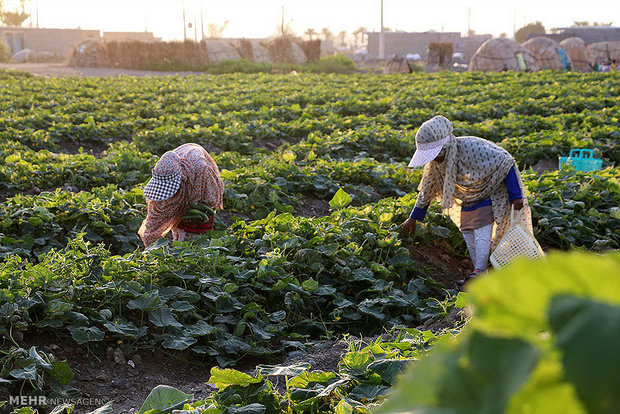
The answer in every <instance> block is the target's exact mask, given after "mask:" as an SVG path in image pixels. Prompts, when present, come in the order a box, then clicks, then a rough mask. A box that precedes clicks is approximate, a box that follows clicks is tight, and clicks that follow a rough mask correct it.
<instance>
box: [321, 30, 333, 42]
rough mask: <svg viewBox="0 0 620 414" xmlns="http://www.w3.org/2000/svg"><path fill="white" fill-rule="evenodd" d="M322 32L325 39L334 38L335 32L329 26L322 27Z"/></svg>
mask: <svg viewBox="0 0 620 414" xmlns="http://www.w3.org/2000/svg"><path fill="white" fill-rule="evenodd" d="M321 34H322V35H323V40H332V39H333V38H334V34H333V33H332V31H331V30H329V28H327V27H324V28H322V29H321Z"/></svg>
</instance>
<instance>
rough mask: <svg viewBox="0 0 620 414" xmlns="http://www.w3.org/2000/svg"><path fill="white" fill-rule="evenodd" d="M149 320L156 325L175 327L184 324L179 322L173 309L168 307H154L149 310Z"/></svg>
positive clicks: (180, 326)
mask: <svg viewBox="0 0 620 414" xmlns="http://www.w3.org/2000/svg"><path fill="white" fill-rule="evenodd" d="M149 321H151V323H152V324H153V325H155V326H159V327H165V326H172V327H174V328H182V327H183V325H181V324H180V323H179V321H178V320H177V318H175V316H174V315H173V314H172V311H171V310H170V309H168V308H159V309H153V310H152V311H150V312H149Z"/></svg>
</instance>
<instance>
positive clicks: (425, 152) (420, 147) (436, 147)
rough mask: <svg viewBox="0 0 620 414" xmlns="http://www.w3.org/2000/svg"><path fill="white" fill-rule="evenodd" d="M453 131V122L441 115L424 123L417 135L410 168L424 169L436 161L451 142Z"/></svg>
mask: <svg viewBox="0 0 620 414" xmlns="http://www.w3.org/2000/svg"><path fill="white" fill-rule="evenodd" d="M452 130H453V128H452V122H450V121H449V120H448V118H446V117H444V116H441V115H438V116H435V117H433V118H431V119H429V120H428V121H426V122H424V123H423V124H422V125H421V126H420V128H419V129H418V133H417V134H416V135H415V144H416V150H415V154H413V157H411V161H409V167H411V168H415V167H422V166H423V165H425V164H426V163H428V162H431V161H432V160H434V159H435V158H436V157H437V155H439V153H440V152H441V148H442V147H443V146H444V145H445V144H446V143H447V142H448V141H449V140H450V136H451V135H452Z"/></svg>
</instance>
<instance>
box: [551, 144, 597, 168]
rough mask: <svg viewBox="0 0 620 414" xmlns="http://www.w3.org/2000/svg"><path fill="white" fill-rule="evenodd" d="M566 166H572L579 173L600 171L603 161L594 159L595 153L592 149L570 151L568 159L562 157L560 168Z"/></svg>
mask: <svg viewBox="0 0 620 414" xmlns="http://www.w3.org/2000/svg"><path fill="white" fill-rule="evenodd" d="M564 165H571V166H573V167H575V169H576V170H578V171H584V172H586V171H592V170H600V169H601V167H602V166H603V160H602V159H600V158H594V151H593V150H591V149H573V150H570V155H569V156H568V157H560V168H562V166H564Z"/></svg>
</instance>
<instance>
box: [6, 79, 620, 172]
mask: <svg viewBox="0 0 620 414" xmlns="http://www.w3.org/2000/svg"><path fill="white" fill-rule="evenodd" d="M486 76H487V78H486V79H485V83H484V85H481V84H480V81H479V79H477V77H476V76H473V75H465V76H457V75H444V76H442V77H438V76H433V75H414V76H410V77H402V76H400V77H380V76H366V75H365V76H356V75H351V76H324V77H320V78H319V77H316V76H313V75H304V76H298V77H292V76H266V75H232V76H222V77H192V78H181V77H170V78H164V79H157V80H153V79H146V78H145V79H116V80H109V79H99V80H87V81H84V82H80V83H79V84H77V85H76V84H75V83H73V82H70V81H67V80H62V79H61V80H38V79H33V78H20V77H14V76H12V75H8V74H4V75H0V82H1V83H2V86H3V88H4V90H6V96H7V98H8V99H7V100H6V101H4V102H3V103H0V111H2V117H1V118H0V138H3V139H5V140H19V141H20V142H22V143H25V144H27V145H29V146H30V147H32V148H33V149H50V150H57V149H58V148H62V147H63V144H64V143H67V142H72V143H75V142H77V143H84V144H85V145H105V144H108V143H110V142H115V141H118V140H127V141H131V142H134V143H135V144H136V146H137V148H138V149H140V150H143V151H149V152H152V153H153V154H161V153H163V152H164V151H166V150H168V149H170V148H172V147H174V146H176V145H179V144H181V143H183V142H197V143H200V144H203V145H205V146H206V147H207V148H208V149H209V150H212V152H219V151H238V152H240V153H244V154H249V153H254V152H256V151H261V148H264V146H263V145H261V143H266V144H269V143H271V142H274V141H276V142H282V141H289V142H293V143H294V142H297V141H299V140H300V139H304V138H306V137H308V136H309V135H310V134H312V133H315V134H322V135H323V136H331V135H333V134H346V135H349V136H353V137H354V136H355V135H356V134H357V132H358V131H359V130H365V131H366V133H372V132H373V130H375V131H376V132H375V135H381V134H386V133H387V134H388V135H389V136H392V137H395V139H397V140H398V141H405V142H404V144H405V146H404V147H402V148H401V149H400V150H398V151H397V152H394V153H391V152H390V153H389V155H388V156H389V157H392V158H394V159H398V160H403V158H405V157H406V155H407V154H410V153H411V150H412V148H413V134H412V132H411V130H412V129H415V128H416V127H417V126H418V125H420V124H421V123H422V122H424V121H425V120H426V119H428V118H429V117H431V116H432V115H434V114H437V113H441V114H443V115H445V116H447V117H449V118H451V119H452V120H453V121H454V124H455V133H456V134H457V135H477V136H482V137H483V138H487V139H490V140H492V141H496V142H502V141H504V140H506V143H507V145H509V146H510V149H511V150H513V149H521V147H529V146H530V145H533V146H535V147H536V150H535V151H533V153H528V151H527V150H522V151H520V152H519V153H518V154H516V155H517V158H518V160H519V162H520V164H521V165H532V164H534V163H536V162H537V161H538V160H540V159H549V158H555V157H556V156H557V155H558V154H565V153H566V152H568V150H569V149H570V148H571V147H574V146H585V145H588V146H596V147H598V148H599V149H600V150H601V151H602V153H603V156H604V157H605V158H606V159H607V161H608V162H612V163H613V162H617V161H618V157H619V154H618V149H617V146H616V145H614V142H615V140H617V138H618V131H617V128H616V125H617V123H618V118H619V113H618V111H619V109H618V106H617V105H616V104H615V100H614V99H613V98H614V97H615V95H617V92H616V88H617V86H615V85H614V83H613V79H612V78H611V77H610V76H607V77H606V76H598V75H593V76H591V77H588V79H587V82H586V81H584V78H583V76H584V75H575V74H557V73H541V74H533V75H532V79H526V78H523V77H522V76H521V75H519V74H489V75H486ZM612 76H613V75H612ZM586 85H587V87H586ZM550 88H556V89H557V91H554V93H552V92H550ZM405 149H408V151H404V150H405ZM263 151H264V150H263Z"/></svg>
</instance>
